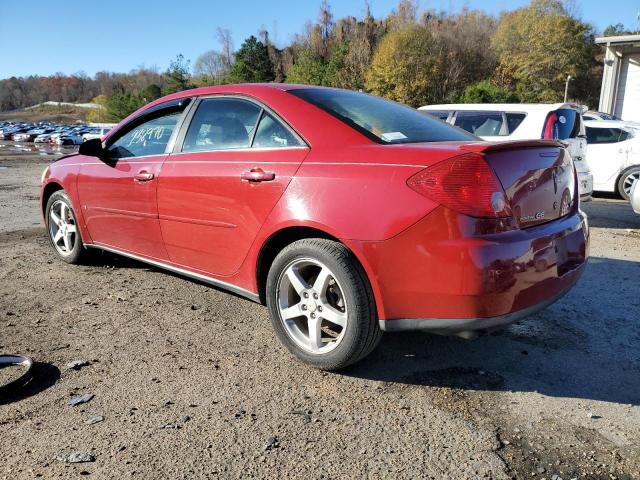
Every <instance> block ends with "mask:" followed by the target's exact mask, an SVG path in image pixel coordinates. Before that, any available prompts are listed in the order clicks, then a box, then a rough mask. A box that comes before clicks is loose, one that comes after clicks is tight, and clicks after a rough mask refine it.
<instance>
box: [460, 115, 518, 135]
mask: <svg viewBox="0 0 640 480" xmlns="http://www.w3.org/2000/svg"><path fill="white" fill-rule="evenodd" d="M455 126H456V127H460V128H462V129H463V130H466V131H467V132H470V133H473V134H474V135H478V136H487V137H497V136H500V135H508V134H509V133H508V131H507V129H506V126H505V125H504V119H503V117H502V112H458V113H456V120H455Z"/></svg>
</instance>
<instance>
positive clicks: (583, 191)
mask: <svg viewBox="0 0 640 480" xmlns="http://www.w3.org/2000/svg"><path fill="white" fill-rule="evenodd" d="M578 190H579V192H580V200H581V201H583V202H586V201H589V200H591V197H592V196H593V175H592V174H591V172H578Z"/></svg>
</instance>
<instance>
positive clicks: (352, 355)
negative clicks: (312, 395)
mask: <svg viewBox="0 0 640 480" xmlns="http://www.w3.org/2000/svg"><path fill="white" fill-rule="evenodd" d="M292 272H295V273H292ZM292 278H294V279H295V278H297V279H298V280H301V282H297V281H296V280H294V281H292ZM306 294H308V297H307V298H305V295H306ZM266 300H267V307H268V308H269V314H270V316H271V323H272V324H273V329H274V331H275V333H276V336H277V337H278V339H279V340H280V342H282V344H284V346H285V347H287V349H288V350H289V351H290V352H291V353H293V354H294V355H295V356H296V357H297V358H298V359H300V360H302V361H303V362H305V363H307V364H309V365H311V366H313V367H316V368H319V369H322V370H338V369H341V368H344V367H346V366H348V365H352V364H354V363H356V362H358V361H359V360H361V359H363V358H364V357H366V356H367V355H369V354H370V353H371V352H372V351H373V350H374V349H375V347H376V346H377V345H378V343H379V342H380V339H381V338H382V331H381V330H380V327H379V326H378V316H377V313H376V307H375V302H374V299H373V293H372V292H371V287H370V285H369V282H368V280H367V278H366V274H365V272H364V270H363V269H362V267H361V266H360V264H359V263H358V261H357V260H356V258H355V257H354V256H353V254H352V253H351V252H350V251H349V250H348V249H347V248H346V247H345V246H344V245H342V244H340V243H338V242H334V241H330V240H325V239H319V238H310V239H304V240H298V241H296V242H294V243H292V244H290V245H288V246H287V247H285V248H284V249H283V250H282V251H281V252H280V253H279V254H278V255H277V256H276V258H275V259H274V261H273V263H272V265H271V268H270V269H269V275H268V277H267V285H266ZM292 312H293V313H292ZM314 312H315V313H314ZM290 315H292V316H291V317H290ZM314 315H315V317H314ZM312 317H314V318H315V320H314V319H313V318H312ZM329 319H330V320H329ZM336 322H337V323H336ZM340 323H341V324H342V325H340ZM312 326H316V327H317V328H312ZM305 331H306V336H305ZM312 331H315V332H317V333H316V334H315V335H313V334H312V333H311V332H312ZM325 340H327V341H326V342H325Z"/></svg>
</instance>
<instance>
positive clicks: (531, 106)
mask: <svg viewBox="0 0 640 480" xmlns="http://www.w3.org/2000/svg"><path fill="white" fill-rule="evenodd" d="M560 108H572V109H574V110H581V107H580V105H577V104H575V103H449V104H442V105H425V106H423V107H420V108H419V109H418V110H472V111H484V112H493V111H508V112H536V113H539V112H548V111H551V110H558V109H560Z"/></svg>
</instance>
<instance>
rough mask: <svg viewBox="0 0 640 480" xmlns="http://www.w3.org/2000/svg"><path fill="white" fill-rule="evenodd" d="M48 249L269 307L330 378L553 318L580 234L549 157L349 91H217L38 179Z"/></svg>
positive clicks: (87, 147) (577, 263) (134, 120)
mask: <svg viewBox="0 0 640 480" xmlns="http://www.w3.org/2000/svg"><path fill="white" fill-rule="evenodd" d="M41 193H42V211H43V215H44V220H45V223H46V226H47V231H48V233H49V237H50V240H51V243H52V245H53V247H54V248H55V251H56V252H57V253H58V255H59V256H60V257H61V258H62V259H63V260H65V261H67V262H69V263H77V262H81V261H82V260H83V257H85V255H86V254H87V249H88V248H97V249H101V250H106V251H110V252H115V253H118V254H121V255H125V256H127V257H131V258H134V259H137V260H140V261H142V262H147V263H149V264H152V265H155V266H158V267H162V268H165V269H168V270H171V271H173V272H177V273H179V274H182V275H185V276H188V277H192V278H195V279H198V280H201V281H205V282H209V283H210V284H213V285H215V286H218V287H221V288H224V289H227V290H230V291H232V292H235V293H236V294H239V295H242V296H245V297H247V298H249V299H252V300H255V301H259V302H262V303H265V304H266V305H267V306H268V309H269V312H270V316H271V321H272V324H273V328H274V330H275V332H276V334H277V336H278V337H279V339H280V340H281V341H282V342H283V343H284V345H286V347H287V348H288V349H289V350H290V351H291V352H293V353H294V354H295V355H296V356H297V357H298V358H300V359H302V360H304V361H306V362H308V363H310V364H312V365H314V366H317V367H319V368H323V369H337V368H341V367H344V366H346V365H349V364H352V363H354V362H356V361H358V360H360V359H362V358H364V357H365V356H366V355H367V354H369V353H370V352H371V351H372V350H373V349H374V348H375V346H376V345H377V343H378V341H379V339H380V337H381V335H382V332H383V331H398V330H417V329H419V330H427V331H432V332H435V333H440V334H459V335H462V336H471V335H473V333H474V332H475V331H477V330H483V329H488V328H494V327H497V326H501V325H505V324H508V323H510V322H513V321H515V320H518V319H520V318H523V317H525V316H527V315H530V314H531V313H534V312H536V311H538V310H540V309H541V308H543V307H545V306H547V305H549V304H550V303H551V302H553V301H555V300H556V299H558V298H559V297H560V296H561V295H563V294H564V293H565V292H567V291H568V290H569V289H570V288H571V287H572V286H573V285H574V284H575V282H576V281H577V280H578V278H579V277H580V275H581V274H582V272H583V269H584V266H585V264H586V260H587V251H588V227H587V222H586V218H585V215H584V214H583V213H582V212H581V211H580V208H579V198H578V191H577V183H576V172H575V168H574V166H573V163H572V160H571V158H570V156H569V155H568V154H567V152H566V150H565V149H564V146H563V144H561V143H558V142H555V141H527V142H507V143H490V142H483V141H479V140H478V139H477V138H476V137H474V136H472V135H470V134H468V133H466V132H463V131H461V130H459V129H457V128H455V127H452V126H449V125H447V124H445V123H442V122H440V121H439V120H436V119H434V118H432V117H429V116H427V115H424V114H422V113H419V112H417V111H415V110H413V109H411V108H408V107H405V106H402V105H399V104H396V103H394V102H389V101H386V100H383V99H380V98H376V97H373V96H370V95H366V94H363V93H358V92H352V91H346V90H339V89H329V88H320V87H308V86H294V85H279V84H265V85H227V86H218V87H206V88H201V89H196V90H189V91H184V92H180V93H176V94H173V95H170V96H168V97H164V98H161V99H159V100H156V101H155V102H153V103H151V104H149V105H147V106H145V107H143V108H142V109H140V110H139V111H137V112H135V113H133V114H132V115H130V116H129V117H128V118H126V119H125V120H124V121H123V122H121V123H120V124H119V125H118V126H117V127H116V128H114V129H113V130H111V132H110V133H109V134H108V135H107V136H106V137H105V138H103V139H102V140H99V139H95V140H90V141H87V142H86V143H84V144H83V145H82V146H81V147H80V151H79V154H77V155H71V156H68V157H65V158H63V159H60V160H58V161H56V162H55V163H53V164H52V165H51V166H50V167H48V168H47V169H46V170H45V172H44V174H43V178H42V191H41Z"/></svg>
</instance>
